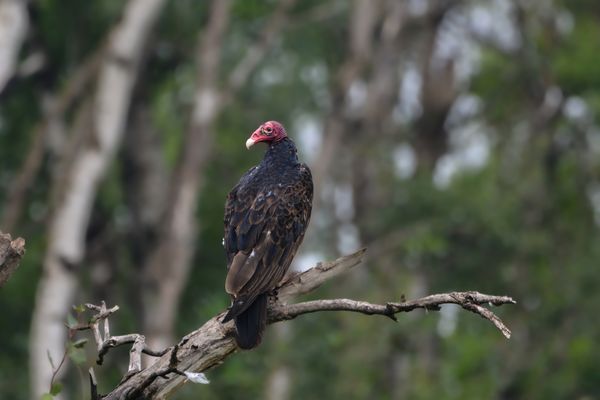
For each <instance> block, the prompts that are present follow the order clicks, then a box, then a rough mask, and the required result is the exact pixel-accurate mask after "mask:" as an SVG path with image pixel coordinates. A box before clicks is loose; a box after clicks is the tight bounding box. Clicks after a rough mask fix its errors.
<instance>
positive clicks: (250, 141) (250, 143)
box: [246, 139, 256, 149]
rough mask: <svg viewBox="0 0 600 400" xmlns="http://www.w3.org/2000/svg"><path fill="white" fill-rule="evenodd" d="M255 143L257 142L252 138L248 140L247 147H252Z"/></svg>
mask: <svg viewBox="0 0 600 400" xmlns="http://www.w3.org/2000/svg"><path fill="white" fill-rule="evenodd" d="M254 143H256V142H255V141H254V140H252V139H248V140H246V148H247V149H250V147H252V145H254Z"/></svg>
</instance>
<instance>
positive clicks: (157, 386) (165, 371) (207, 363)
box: [100, 249, 515, 400]
mask: <svg viewBox="0 0 600 400" xmlns="http://www.w3.org/2000/svg"><path fill="white" fill-rule="evenodd" d="M364 254H365V249H361V250H359V251H357V252H355V253H353V254H350V255H348V256H345V257H341V258H339V259H337V260H335V261H331V262H324V263H319V264H318V265H317V266H315V267H314V268H312V269H309V270H307V271H305V272H303V273H300V274H297V275H295V276H292V277H291V278H289V279H287V280H285V281H284V283H283V284H282V285H281V286H280V288H279V290H278V299H277V300H276V301H274V302H273V303H272V304H270V306H269V323H275V322H279V321H285V320H289V319H293V318H295V317H297V316H299V315H302V314H306V313H311V312H318V311H352V312H359V313H363V314H368V315H383V316H387V317H389V318H391V319H393V320H396V316H395V314H397V313H400V312H409V311H412V310H415V309H418V308H421V309H425V310H439V309H440V306H441V305H442V304H457V305H460V306H461V307H463V308H465V309H466V310H469V311H471V312H474V313H476V314H478V315H480V316H481V317H483V318H486V319H488V320H490V321H491V322H492V323H494V324H495V325H496V326H497V327H498V328H499V329H500V331H501V332H502V333H503V334H504V336H506V337H507V338H508V337H510V330H508V328H507V327H506V326H505V325H504V324H503V323H502V321H501V320H500V319H499V318H498V317H497V316H496V315H495V314H494V313H493V312H491V311H490V310H489V309H487V308H484V307H483V306H482V305H483V304H486V303H488V304H492V305H497V306H499V305H502V304H514V303H515V301H514V300H513V299H512V298H510V297H506V296H490V295H486V294H482V293H478V292H452V293H443V294H434V295H430V296H427V297H423V298H421V299H416V300H411V301H404V300H403V301H402V302H399V303H393V302H390V303H387V304H371V303H367V302H362V301H356V300H348V299H334V300H316V301H308V302H303V303H297V304H290V305H287V304H285V302H286V301H287V300H289V299H290V298H292V297H293V296H296V295H299V294H304V293H307V292H310V291H312V290H314V289H315V288H317V287H318V286H320V285H321V284H322V283H323V282H325V281H326V280H329V279H331V278H333V277H335V276H337V275H339V274H341V273H343V272H346V271H348V270H350V269H351V268H352V267H354V266H356V265H358V264H360V262H361V261H362V259H363V257H364ZM100 312H101V313H102V310H101V311H100ZM223 314H224V313H221V314H219V315H217V316H215V317H213V318H211V319H210V320H209V321H207V322H206V323H205V324H204V325H203V326H202V327H200V328H199V329H197V330H195V331H193V332H191V333H189V334H188V335H186V336H185V337H183V338H182V339H181V340H180V341H179V343H177V344H176V345H175V346H174V347H172V348H169V349H167V350H165V352H164V354H163V355H162V356H161V357H160V358H159V359H158V360H157V361H156V362H155V363H154V364H152V365H151V366H149V367H147V368H145V369H143V370H141V371H139V372H138V373H134V374H129V373H128V375H127V376H126V379H124V380H123V381H122V382H121V383H120V384H119V386H118V387H116V388H115V389H114V390H113V391H112V392H111V393H109V394H107V395H106V396H104V397H103V399H105V400H107V399H139V398H144V399H163V398H167V397H168V396H169V395H170V394H172V393H173V392H174V391H176V390H177V389H178V388H179V387H180V386H181V385H183V384H184V383H185V382H186V380H188V379H189V380H196V378H197V376H196V375H195V373H197V372H202V371H206V370H208V369H210V368H212V367H214V366H216V365H219V364H221V363H222V362H223V361H224V360H225V359H226V358H227V356H229V355H230V354H232V353H234V352H235V351H236V350H237V346H236V342H235V339H234V335H235V328H234V326H233V322H229V323H226V324H223V323H221V319H222V317H223ZM124 343H125V342H123V343H121V344H124ZM128 343H131V341H129V342H128ZM117 345H118V344H117ZM134 347H135V346H134Z"/></svg>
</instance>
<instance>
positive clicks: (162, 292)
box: [143, 0, 295, 348]
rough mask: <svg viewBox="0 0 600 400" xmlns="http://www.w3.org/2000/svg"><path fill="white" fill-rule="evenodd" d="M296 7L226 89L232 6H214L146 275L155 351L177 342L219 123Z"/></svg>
mask: <svg viewBox="0 0 600 400" xmlns="http://www.w3.org/2000/svg"><path fill="white" fill-rule="evenodd" d="M294 1H295V0H284V1H281V2H279V3H278V5H277V7H276V9H275V10H274V11H273V13H272V15H271V17H270V19H269V21H268V22H267V23H266V25H265V26H266V27H265V29H264V30H263V33H262V36H261V37H260V38H259V39H258V40H257V41H256V42H255V43H254V44H253V45H252V46H250V47H249V48H248V50H247V51H246V53H245V55H244V57H243V58H242V59H241V60H240V61H239V62H238V63H237V64H236V65H235V66H234V68H233V69H232V72H231V74H230V75H229V76H228V77H227V78H226V79H224V81H225V82H226V84H225V85H219V84H218V83H219V78H220V76H219V71H220V69H221V51H222V47H223V39H224V35H225V32H226V30H227V27H228V24H229V17H230V15H229V14H230V8H231V1H230V0H218V1H217V0H215V1H213V3H212V8H211V13H210V19H209V22H208V26H207V27H206V29H205V30H204V31H203V32H202V33H201V35H200V37H199V44H198V51H197V53H196V58H197V60H198V74H197V82H198V83H197V87H196V93H195V102H194V109H193V111H192V116H191V121H190V127H189V129H188V131H187V133H186V137H185V138H184V141H183V145H182V149H181V154H182V156H181V159H180V162H179V164H178V165H177V168H176V170H175V173H174V176H173V178H172V179H171V181H172V182H173V186H172V188H171V189H170V191H169V193H170V198H169V199H168V201H167V210H166V212H165V217H164V219H163V222H162V223H161V227H162V229H161V239H160V240H159V242H158V243H159V245H158V247H157V248H156V249H155V251H154V252H152V254H151V255H150V257H149V261H148V263H147V265H146V266H145V271H144V281H143V294H144V301H143V307H144V313H143V318H144V328H143V331H144V333H145V335H146V336H147V343H148V344H149V345H150V346H151V347H154V348H165V347H168V346H170V345H171V344H172V341H173V338H174V335H173V328H174V324H175V318H176V315H177V308H178V304H179V298H180V297H181V293H182V291H183V289H184V288H185V283H186V282H185V281H186V279H187V277H188V275H189V269H190V264H191V260H192V256H193V253H194V244H195V239H196V232H197V230H198V227H197V218H196V216H195V212H196V206H197V203H198V197H199V194H200V190H201V189H202V181H203V176H204V170H205V166H206V164H207V163H208V161H209V160H210V157H211V154H212V149H213V142H214V129H215V128H214V124H215V120H216V118H217V117H218V116H219V114H220V113H221V110H222V109H223V107H225V106H226V105H227V104H229V102H231V101H232V100H233V99H234V96H235V94H236V93H237V91H238V90H239V89H240V88H241V87H242V85H243V84H244V83H246V81H247V79H248V77H249V76H250V74H251V73H252V72H253V71H254V70H255V69H256V67H257V66H258V65H259V63H260V62H261V61H262V59H263V56H264V54H265V53H266V52H267V51H268V50H269V49H270V47H271V46H272V44H273V42H274V41H275V38H276V37H277V35H278V34H279V32H280V30H281V29H283V27H284V24H285V21H286V19H287V11H288V10H289V8H290V7H291V6H292V5H293V4H294ZM224 201H225V199H223V202H224Z"/></svg>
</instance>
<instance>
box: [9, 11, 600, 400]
mask: <svg viewBox="0 0 600 400" xmlns="http://www.w3.org/2000/svg"><path fill="white" fill-rule="evenodd" d="M599 112H600V3H599V2H598V1H597V0H563V1H560V0H554V1H552V0H539V1H533V0H514V1H509V0H489V1H475V0H454V1H450V0H429V1H428V0H410V1H408V0H407V1H400V0H354V1H346V0H318V1H317V0H281V1H275V0H264V1H259V0H213V1H197V0H170V1H168V0H128V1H123V0H104V1H81V0H31V1H21V0H0V229H1V230H2V231H4V232H9V233H11V234H12V235H13V236H22V237H24V238H25V239H26V241H27V253H26V256H25V258H24V259H23V261H22V263H21V267H20V268H19V270H17V272H16V273H15V274H14V276H13V277H12V278H11V280H10V281H9V282H8V284H7V285H6V286H5V287H3V288H2V289H1V290H0V309H1V310H2V312H1V313H0V321H1V322H0V325H1V326H2V329H0V343H1V344H2V345H1V347H2V351H0V398H2V399H14V400H20V399H30V398H39V396H40V395H41V393H43V392H47V391H48V390H49V379H50V375H51V374H52V364H54V365H55V366H56V365H57V364H58V363H59V361H60V359H61V358H62V356H63V354H64V352H65V345H66V344H67V343H68V342H69V340H68V338H67V337H66V329H65V323H66V322H67V321H68V318H69V317H68V315H69V314H74V313H75V312H74V311H73V309H72V305H77V304H81V303H84V302H92V303H96V304H98V303H99V301H100V300H103V299H104V300H106V301H107V302H108V304H109V306H111V305H114V304H118V305H119V306H120V308H121V309H120V311H119V312H118V313H117V314H116V315H115V316H114V317H113V318H112V319H111V321H112V329H113V333H115V334H124V333H129V332H140V333H143V334H145V335H146V336H147V338H148V340H149V342H150V343H152V344H153V346H155V347H157V348H158V347H162V346H167V345H169V344H172V343H174V341H175V340H176V338H178V337H181V336H182V335H184V334H185V333H186V332H189V331H191V330H193V329H195V328H197V327H199V326H200V325H201V324H202V323H203V321H205V320H207V319H208V318H210V317H211V316H213V315H215V314H216V313H217V312H220V311H222V310H223V309H224V308H225V307H226V306H227V305H228V302H229V299H228V298H227V296H226V294H225V293H224V289H223V282H224V277H225V262H224V254H223V250H222V247H221V237H222V216H223V203H224V199H225V196H226V194H227V192H228V190H229V189H230V188H231V187H232V186H233V185H234V184H235V183H236V182H237V180H238V178H239V177H240V176H241V175H242V174H243V173H244V172H245V171H246V170H247V169H248V168H249V167H250V166H252V165H254V164H255V163H257V162H258V161H259V160H260V158H261V157H262V149H252V151H247V150H246V149H245V147H244V142H245V140H246V139H247V137H248V136H249V135H250V133H251V132H252V131H253V130H254V129H255V128H256V127H257V126H258V125H259V124H260V123H262V122H263V121H265V120H269V119H276V120H279V121H281V122H283V123H284V125H286V127H287V130H288V133H289V134H290V136H292V137H293V138H294V139H295V141H296V143H297V145H298V147H299V151H300V154H301V158H302V159H303V160H305V161H306V162H307V163H308V164H309V165H310V166H311V168H312V170H313V175H314V179H315V188H316V198H315V204H314V208H313V218H312V222H311V226H310V229H309V232H308V234H307V238H306V240H305V243H304V245H303V248H302V251H301V253H300V254H299V255H298V257H297V260H296V264H295V266H296V268H299V269H302V268H308V267H310V266H312V265H314V263H315V262H317V261H319V260H328V259H332V258H335V257H337V256H340V255H343V254H347V253H349V252H351V251H353V250H355V249H357V248H360V247H362V246H367V247H368V259H367V261H366V262H365V263H364V265H362V266H361V267H357V268H356V269H355V270H354V272H352V273H351V274H348V275H347V276H343V277H341V278H339V279H338V280H336V281H335V282H333V283H330V284H328V285H326V286H325V287H323V288H320V289H319V290H318V291H317V292H315V293H314V294H313V295H311V296H312V298H327V297H349V298H355V299H362V300H368V301H372V302H385V301H393V300H399V299H400V298H401V297H402V295H406V296H407V297H408V298H415V297H417V296H422V295H426V294H429V293H435V292H442V291H453V290H479V291H481V292H484V293H490V294H506V295H510V296H513V297H514V298H515V299H517V300H518V304H517V305H516V306H504V307H502V308H498V309H497V312H498V314H499V315H500V316H501V317H502V318H503V319H504V321H505V322H506V323H507V324H508V325H509V327H511V328H512V330H513V337H512V338H511V339H510V340H506V339H504V338H503V337H502V336H501V335H500V333H499V332H498V331H497V330H496V329H494V328H493V326H491V325H490V324H489V323H488V322H487V321H484V320H482V319H480V318H478V317H476V316H474V315H472V314H469V313H466V312H463V311H461V310H458V309H456V308H455V307H444V308H443V309H442V311H441V312H439V313H435V312H429V313H424V312H421V311H415V312H412V313H409V314H406V315H400V318H399V322H398V323H392V322H391V321H389V320H388V319H385V318H381V317H368V316H363V315H355V314H347V313H320V314H313V315H306V316H302V317H300V318H298V319H297V320H294V321H290V322H286V323H282V324H278V325H275V326H271V327H270V328H269V329H268V332H267V334H266V338H265V340H264V344H263V345H261V347H259V348H258V349H256V350H254V351H251V352H243V353H238V354H235V355H233V356H231V357H230V358H229V359H227V361H226V363H225V364H223V365H221V366H219V367H218V368H215V369H213V370H211V371H209V372H208V378H209V379H210V380H211V383H210V384H209V385H191V384H190V385H187V386H186V387H184V389H183V390H181V391H180V392H178V393H177V395H176V396H174V398H175V399H179V400H184V399H197V398H202V399H273V400H276V399H366V398H373V399H597V398H600V367H599V360H600V346H599V345H598V343H600V324H599V323H598V318H597V314H598V309H599V307H600V273H598V263H599V261H600V241H599V230H598V224H599V223H600V159H599V155H600V129H599V125H598V122H599V121H598V113H599ZM79 337H89V336H86V334H85V333H82V334H81V335H78V337H77V338H79ZM93 347H94V346H93V344H92V343H88V344H87V345H86V346H85V347H84V349H83V350H82V351H79V350H77V349H74V348H73V347H72V346H67V359H66V362H65V364H64V365H63V367H62V368H61V372H60V373H59V374H58V377H57V378H56V379H57V381H59V382H61V383H62V385H63V388H62V390H61V393H60V394H59V396H60V397H61V398H64V399H77V398H87V397H86V396H87V395H88V393H89V389H88V383H87V369H88V368H89V367H90V366H92V365H94V359H95V351H94V348H93ZM50 360H52V361H50ZM126 368H127V349H124V348H123V349H119V350H115V351H112V352H111V353H110V354H109V356H108V357H107V359H106V362H105V365H104V366H103V367H96V373H97V375H98V379H99V382H100V392H108V391H110V389H111V388H112V387H114V385H116V384H117V382H118V380H119V379H120V377H121V376H122V375H123V374H124V372H125V371H126Z"/></svg>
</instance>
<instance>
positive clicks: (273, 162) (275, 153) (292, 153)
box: [262, 138, 298, 167]
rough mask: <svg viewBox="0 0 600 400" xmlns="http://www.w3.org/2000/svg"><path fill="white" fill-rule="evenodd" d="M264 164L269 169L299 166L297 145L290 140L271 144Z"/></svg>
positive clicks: (286, 139) (284, 139)
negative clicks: (272, 167)
mask: <svg viewBox="0 0 600 400" xmlns="http://www.w3.org/2000/svg"><path fill="white" fill-rule="evenodd" d="M262 163H263V164H264V165H265V166H267V167H271V166H274V167H284V166H290V165H296V164H298V154H297V151H296V145H295V144H294V142H292V140H291V139H289V138H283V139H281V140H280V141H278V142H273V143H271V144H270V145H269V149H268V150H267V152H266V153H265V157H264V158H263V161H262Z"/></svg>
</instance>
